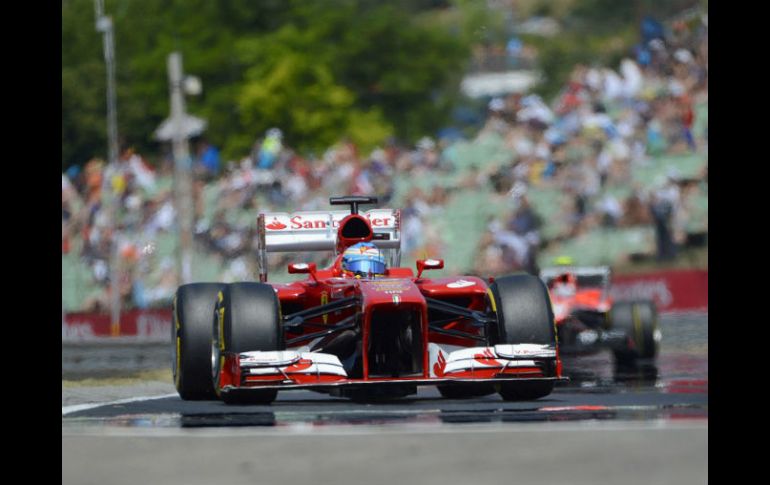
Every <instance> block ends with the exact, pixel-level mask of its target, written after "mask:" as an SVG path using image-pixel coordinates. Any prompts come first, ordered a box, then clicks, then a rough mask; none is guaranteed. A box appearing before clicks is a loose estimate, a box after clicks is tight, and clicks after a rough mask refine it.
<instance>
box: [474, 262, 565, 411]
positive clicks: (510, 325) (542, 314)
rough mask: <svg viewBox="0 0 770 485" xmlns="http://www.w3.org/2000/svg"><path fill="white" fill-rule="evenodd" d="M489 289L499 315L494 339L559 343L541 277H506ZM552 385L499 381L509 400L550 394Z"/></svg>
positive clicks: (504, 397)
mask: <svg viewBox="0 0 770 485" xmlns="http://www.w3.org/2000/svg"><path fill="white" fill-rule="evenodd" d="M489 289H490V295H489V297H490V304H491V306H492V310H493V311H494V312H495V313H496V314H497V326H496V327H495V328H493V329H491V330H492V332H491V335H492V336H493V341H494V342H496V343H501V344H522V343H530V344H550V345H554V346H555V345H556V328H555V324H554V317H553V309H552V307H551V299H550V298H549V296H548V290H547V288H546V287H545V285H544V284H543V282H542V281H540V279H539V278H537V277H536V276H532V275H529V274H515V275H510V276H504V277H502V278H497V279H496V280H495V281H494V283H492V284H491V285H490V286H489ZM495 334H496V335H495ZM553 386H554V381H546V382H533V381H523V382H506V383H501V384H500V391H499V392H500V395H501V396H502V398H503V399H505V400H506V401H511V400H531V399H538V398H541V397H544V396H547V395H549V394H550V393H551V392H552V391H553Z"/></svg>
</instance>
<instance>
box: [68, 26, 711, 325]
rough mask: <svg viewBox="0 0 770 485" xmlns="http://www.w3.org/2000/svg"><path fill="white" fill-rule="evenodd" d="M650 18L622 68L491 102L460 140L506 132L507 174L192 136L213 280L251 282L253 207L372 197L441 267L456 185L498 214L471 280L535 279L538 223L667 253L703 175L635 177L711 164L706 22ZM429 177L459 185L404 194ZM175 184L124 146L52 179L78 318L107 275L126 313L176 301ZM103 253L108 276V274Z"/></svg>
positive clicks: (271, 134)
mask: <svg viewBox="0 0 770 485" xmlns="http://www.w3.org/2000/svg"><path fill="white" fill-rule="evenodd" d="M646 22H647V23H646V24H644V26H643V29H642V38H641V41H640V43H639V45H638V46H637V47H636V49H635V52H634V58H633V59H631V58H627V59H624V60H623V61H622V62H621V63H620V67H619V69H618V70H617V71H615V70H613V69H610V68H606V67H598V66H585V65H579V66H576V67H575V68H574V70H573V71H572V74H571V76H570V79H569V81H568V83H567V84H566V85H565V86H564V88H563V90H562V91H561V93H560V94H559V95H558V96H557V98H556V99H555V101H554V102H553V103H552V104H550V105H549V104H547V103H546V102H545V101H544V100H543V99H541V98H540V97H539V96H537V95H534V94H529V95H519V94H511V95H509V96H507V97H500V98H493V99H491V100H490V101H489V104H488V113H487V118H486V122H485V124H484V126H483V128H482V129H481V130H480V132H479V133H478V134H477V135H476V138H475V140H470V142H471V143H473V142H476V141H480V140H483V139H484V138H485V137H488V136H497V137H500V138H501V139H502V140H503V143H504V146H505V149H506V150H507V151H509V152H510V154H511V155H512V156H511V160H510V162H508V163H504V164H502V165H500V164H498V165H490V166H476V167H473V168H472V169H471V170H469V171H467V172H464V173H462V174H460V169H459V168H458V167H457V166H456V165H455V164H454V163H452V162H451V161H450V159H451V158H450V157H448V156H447V149H448V148H449V146H450V142H448V141H446V140H439V141H435V140H433V139H431V138H429V137H425V138H422V139H421V140H419V141H418V142H417V143H416V144H415V145H414V146H407V145H404V144H401V143H399V142H397V141H396V140H390V141H388V142H387V143H386V144H385V145H384V146H383V147H380V148H377V149H375V150H373V151H372V152H371V153H360V152H359V150H358V148H357V147H356V146H355V145H354V144H353V143H351V142H350V141H347V140H341V141H340V142H339V143H337V144H336V145H334V146H332V147H330V148H329V149H328V150H326V152H325V153H323V154H321V155H320V156H318V157H315V156H305V155H303V154H300V153H298V152H297V151H295V150H293V149H292V147H291V146H289V145H288V144H287V143H286V142H285V140H284V137H283V133H282V132H281V130H280V129H279V128H272V129H270V130H268V131H267V132H266V133H264V134H260V137H259V138H258V139H257V140H256V142H255V144H254V146H253V148H252V150H251V151H250V153H248V154H245V156H244V157H243V158H242V159H241V160H239V161H229V162H226V163H222V161H221V159H220V155H219V152H218V151H217V149H216V148H215V147H213V146H212V145H210V144H209V143H207V142H206V140H203V139H201V140H196V141H195V148H196V150H195V151H194V153H195V157H194V162H195V163H194V166H195V170H194V173H195V176H194V187H193V199H194V213H195V229H194V230H195V237H194V241H195V246H196V248H195V249H196V252H197V253H200V254H204V255H206V257H208V258H211V259H212V260H214V261H216V262H217V263H218V264H217V268H218V270H219V273H218V274H217V275H215V276H216V277H218V278H219V279H221V280H223V281H235V280H243V279H253V278H255V275H256V274H257V268H256V258H255V249H256V237H255V236H256V234H255V220H256V215H257V214H258V213H259V212H261V211H289V212H293V211H302V210H320V209H324V208H327V207H328V197H329V196H331V195H343V194H353V195H356V194H358V195H370V194H375V195H377V196H378V197H379V200H380V205H382V206H389V205H393V206H394V207H395V205H394V204H398V207H399V208H401V210H402V253H403V255H404V256H405V257H416V256H422V255H424V254H430V255H432V256H436V257H441V256H442V253H443V251H444V249H445V248H446V247H447V245H449V244H451V243H452V241H448V240H445V237H444V236H443V235H442V234H443V231H442V230H441V227H440V226H439V225H438V224H437V223H436V221H439V220H441V214H442V212H443V211H444V210H445V208H446V206H447V204H448V203H449V202H450V201H451V199H452V197H453V194H454V191H455V190H457V189H460V188H465V189H471V190H474V191H477V192H479V193H485V194H488V196H489V200H490V203H492V204H498V205H499V206H500V207H504V208H505V210H502V211H500V212H499V214H498V215H496V216H494V217H492V218H491V219H490V220H489V221H488V222H487V226H486V230H485V231H484V233H483V234H482V237H481V240H480V244H479V247H478V249H477V252H478V257H477V258H476V259H475V260H474V261H471V262H469V264H468V268H467V269H468V271H472V272H476V273H478V274H486V275H489V274H492V275H494V274H501V273H506V272H511V271H513V270H518V269H523V270H529V271H536V269H537V263H536V255H537V252H538V250H539V249H540V248H542V247H543V246H544V245H546V244H548V243H549V242H551V241H549V239H548V238H544V237H543V235H542V227H543V224H544V223H545V222H551V223H556V224H558V225H559V226H560V227H563V228H564V230H563V232H562V233H560V234H559V235H558V237H557V238H556V239H559V238H571V237H576V236H578V235H579V234H581V233H583V232H585V231H589V230H591V229H592V228H595V227H632V226H652V227H654V229H655V233H656V238H657V240H656V243H657V244H656V247H657V257H658V258H659V259H662V260H669V259H672V258H674V257H675V255H676V251H677V247H678V246H680V245H681V244H683V243H684V238H685V228H686V226H687V223H688V217H690V215H689V214H690V199H691V198H692V197H693V196H694V194H697V193H699V191H704V190H705V191H706V192H707V186H708V178H707V177H708V175H707V168H705V169H704V170H703V172H702V173H701V174H699V176H698V177H695V178H693V177H687V178H683V177H681V176H680V175H679V174H678V173H677V171H676V170H671V171H669V172H668V173H666V174H665V177H663V178H662V179H661V180H659V181H656V183H655V184H653V185H652V186H644V185H643V184H641V183H640V182H639V181H638V180H635V179H634V178H633V173H634V168H635V167H643V166H644V165H645V164H646V163H648V160H649V159H650V158H651V157H657V156H664V155H676V154H687V153H692V154H701V155H705V156H707V153H708V148H707V147H708V145H707V144H708V131H707V128H705V129H703V130H698V131H697V132H696V130H695V125H694V122H695V112H696V106H698V105H707V102H708V28H707V18H705V17H704V18H702V19H700V21H699V22H697V23H696V24H697V25H693V23H692V22H690V23H685V22H675V23H674V24H673V25H672V26H671V27H670V28H668V29H664V28H663V27H662V26H661V25H660V24H657V23H656V22H654V21H652V20H646ZM437 173H438V174H460V175H462V177H459V178H458V180H460V182H458V183H457V185H456V186H446V185H441V184H435V185H433V186H432V187H431V188H430V189H428V190H424V189H420V188H417V187H411V186H410V187H409V188H408V190H406V191H402V192H403V193H402V192H400V191H399V190H398V189H399V186H398V183H399V182H398V180H400V179H399V178H398V177H397V175H402V176H403V175H408V178H418V177H427V178H430V177H431V174H437ZM172 181H173V162H172V161H171V159H170V157H166V158H164V159H162V160H161V161H160V162H159V163H157V164H155V165H154V166H153V165H151V164H150V163H148V161H147V160H145V159H144V158H143V157H142V156H141V155H140V154H138V153H135V152H134V151H133V150H132V149H131V148H125V149H124V150H123V151H122V152H121V154H120V157H119V160H118V162H117V164H116V165H115V166H110V165H108V164H105V163H104V162H103V161H102V160H99V159H93V160H90V161H89V162H87V163H86V164H85V165H84V166H82V168H81V167H72V168H70V169H69V170H67V171H66V172H65V173H63V174H62V254H63V256H64V255H69V256H72V257H76V258H77V260H78V264H82V265H85V266H87V268H88V274H89V277H90V279H91V281H89V282H88V283H89V285H91V286H93V287H94V288H95V290H94V291H93V292H91V293H90V294H88V295H86V296H85V297H84V298H83V301H82V306H81V307H80V308H77V309H78V310H87V311H104V310H106V309H107V308H108V305H109V295H110V287H111V286H110V281H111V279H112V278H113V277H117V278H118V279H119V285H118V287H119V289H120V292H121V297H122V299H123V302H124V305H126V306H130V307H140V308H145V307H152V306H157V305H163V304H167V303H168V302H169V301H170V299H171V298H172V296H173V293H174V291H175V289H176V285H177V284H178V281H177V276H176V273H175V266H176V265H175V263H176V262H175V260H174V259H173V257H174V256H173V254H174V252H173V248H172V250H171V251H169V250H168V248H166V247H165V246H164V243H163V241H169V240H171V241H173V238H174V234H175V230H176V229H175V227H176V226H175V224H176V217H177V214H176V212H175V209H174V203H173V199H172V188H173V187H172ZM620 186H624V187H630V188H631V190H630V194H629V195H627V196H625V197H622V198H618V197H617V196H616V195H613V192H612V191H609V190H605V189H607V188H612V187H620ZM541 189H549V190H556V191H558V192H559V193H561V194H565V195H566V196H567V200H568V201H569V203H568V204H566V205H565V206H564V207H562V208H561V212H560V213H559V214H560V215H559V220H558V221H544V220H543V216H542V215H540V214H538V212H537V210H536V208H535V207H534V206H533V203H532V201H531V194H533V193H534V192H536V191H538V190H541ZM115 241H116V242H117V244H116V245H115V246H113V242H115ZM113 247H115V248H116V251H117V252H116V253H115V254H113V253H112V252H111V251H112V248H113ZM304 256H306V259H309V258H325V257H326V256H325V255H311V254H308V255H304ZM270 257H271V264H272V265H276V266H277V265H279V264H284V263H285V262H286V260H285V257H286V256H282V255H273V254H271V256H270ZM113 259H114V260H117V261H119V267H118V269H114V268H113V269H112V270H111V268H112V264H111V260H113ZM318 260H319V262H321V259H318ZM284 267H285V266H284ZM75 309H76V308H70V309H69V310H75Z"/></svg>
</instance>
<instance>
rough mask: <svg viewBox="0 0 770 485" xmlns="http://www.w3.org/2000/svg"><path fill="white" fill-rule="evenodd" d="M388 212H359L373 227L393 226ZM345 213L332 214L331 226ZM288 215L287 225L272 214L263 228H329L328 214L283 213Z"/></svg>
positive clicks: (294, 229) (337, 223)
mask: <svg viewBox="0 0 770 485" xmlns="http://www.w3.org/2000/svg"><path fill="white" fill-rule="evenodd" d="M389 214H390V211H380V213H379V214H375V215H372V214H370V213H363V214H361V215H362V216H364V217H365V218H366V219H368V220H369V223H370V224H371V225H372V227H374V228H393V227H395V222H396V220H395V218H394V217H393V216H391V215H389ZM346 215H347V214H336V215H332V221H331V227H332V228H333V229H336V228H338V227H339V225H340V221H341V220H342V219H343V218H344V217H346ZM287 216H288V221H287V222H288V223H289V224H288V225H286V224H284V223H283V222H281V221H279V220H278V217H277V216H273V220H272V221H271V222H270V223H269V224H265V228H267V229H269V230H271V231H281V230H284V229H290V230H293V231H297V230H311V229H327V228H329V224H330V222H329V215H328V214H312V215H308V214H301V213H300V214H293V215H289V214H287V215H284V216H283V217H287Z"/></svg>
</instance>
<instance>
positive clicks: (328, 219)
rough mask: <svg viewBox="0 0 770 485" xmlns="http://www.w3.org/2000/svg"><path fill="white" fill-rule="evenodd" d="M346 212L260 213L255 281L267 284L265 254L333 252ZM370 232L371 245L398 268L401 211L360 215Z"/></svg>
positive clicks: (382, 210) (382, 211)
mask: <svg viewBox="0 0 770 485" xmlns="http://www.w3.org/2000/svg"><path fill="white" fill-rule="evenodd" d="M349 214H350V211H346V210H341V211H304V212H294V213H292V214H289V213H287V212H264V213H261V214H259V217H258V218H257V231H258V242H257V248H258V249H257V250H258V254H257V258H258V263H259V279H260V281H267V253H274V252H291V251H334V249H335V247H336V244H337V228H338V227H339V223H340V221H341V220H342V219H344V218H345V216H347V215H349ZM361 215H362V216H363V217H365V218H367V219H368V220H369V222H370V224H371V226H372V231H373V232H374V243H375V244H376V245H377V247H379V248H381V249H390V250H391V251H388V252H389V253H390V265H391V266H399V265H400V264H401V211H400V210H398V209H372V210H369V211H366V212H364V213H362V214H361Z"/></svg>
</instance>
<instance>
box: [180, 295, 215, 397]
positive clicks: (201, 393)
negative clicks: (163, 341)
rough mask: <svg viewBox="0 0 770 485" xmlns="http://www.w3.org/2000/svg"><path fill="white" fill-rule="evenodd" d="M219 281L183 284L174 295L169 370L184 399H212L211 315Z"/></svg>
mask: <svg viewBox="0 0 770 485" xmlns="http://www.w3.org/2000/svg"><path fill="white" fill-rule="evenodd" d="M224 286H225V285H223V284H220V283H191V284H187V285H182V286H180V287H179V289H177V292H176V295H175V296H174V307H173V318H174V325H173V326H172V329H171V331H172V340H173V359H172V373H173V375H174V385H175V387H176V390H177V392H179V396H181V398H182V399H184V400H186V401H196V400H213V399H216V398H217V395H216V393H215V392H214V382H213V380H212V378H211V359H210V352H211V317H212V315H213V314H214V304H215V302H216V298H217V293H218V292H219V291H220V290H221V289H222V288H224Z"/></svg>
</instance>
